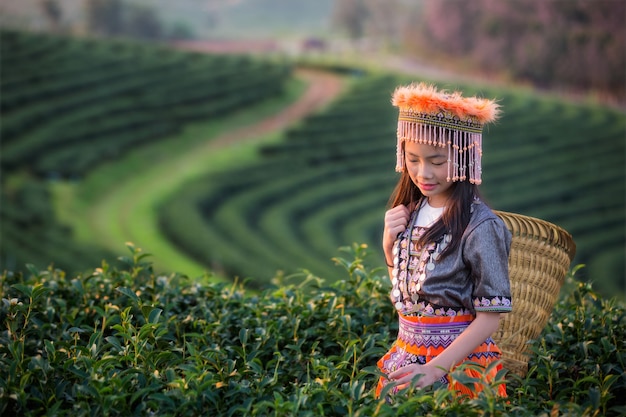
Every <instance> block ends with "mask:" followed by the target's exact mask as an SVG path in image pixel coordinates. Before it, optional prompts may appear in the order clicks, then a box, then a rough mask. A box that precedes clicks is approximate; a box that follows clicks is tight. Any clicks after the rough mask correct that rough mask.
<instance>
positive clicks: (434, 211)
mask: <svg viewBox="0 0 626 417" xmlns="http://www.w3.org/2000/svg"><path fill="white" fill-rule="evenodd" d="M444 209H445V207H432V206H431V205H430V204H428V201H424V203H423V204H422V206H421V207H420V209H419V212H418V213H417V221H416V222H415V225H416V226H418V227H430V226H432V225H433V223H435V222H436V221H437V220H439V218H440V217H441V215H442V214H443V210H444Z"/></svg>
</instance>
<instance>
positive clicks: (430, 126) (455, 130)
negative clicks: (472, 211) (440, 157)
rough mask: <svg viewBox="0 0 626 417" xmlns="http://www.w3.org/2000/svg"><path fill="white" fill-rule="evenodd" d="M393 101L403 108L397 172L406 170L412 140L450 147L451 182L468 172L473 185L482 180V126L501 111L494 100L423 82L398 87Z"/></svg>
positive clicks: (400, 116) (399, 117) (395, 104)
mask: <svg viewBox="0 0 626 417" xmlns="http://www.w3.org/2000/svg"><path fill="white" fill-rule="evenodd" d="M391 102H392V104H393V105H394V106H396V107H398V109H399V116H398V131H397V139H398V143H397V152H396V154H397V155H396V156H397V161H396V171H398V172H402V171H403V170H404V148H403V146H402V142H403V141H407V140H408V141H412V142H417V143H420V144H426V145H433V146H440V147H442V148H447V149H448V178H447V181H448V182H449V181H465V180H466V179H467V176H468V175H469V181H470V182H471V183H472V184H480V183H481V182H482V178H481V172H482V167H481V158H482V129H483V126H484V125H485V124H487V123H490V122H493V121H495V120H496V119H497V118H498V115H499V114H500V106H499V105H498V104H497V103H496V102H495V101H494V100H488V99H482V98H477V97H462V96H461V93H460V92H457V91H455V92H453V93H448V92H446V91H443V90H441V91H439V90H437V88H436V87H435V86H433V85H427V84H424V83H419V84H411V85H408V86H401V87H398V88H396V90H395V91H394V93H393V97H392V100H391Z"/></svg>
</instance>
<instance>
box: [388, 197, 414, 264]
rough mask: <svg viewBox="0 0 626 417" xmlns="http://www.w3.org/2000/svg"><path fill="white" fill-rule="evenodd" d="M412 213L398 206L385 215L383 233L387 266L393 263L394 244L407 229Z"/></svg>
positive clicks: (404, 207)
mask: <svg viewBox="0 0 626 417" xmlns="http://www.w3.org/2000/svg"><path fill="white" fill-rule="evenodd" d="M410 216H411V212H410V211H409V209H408V208H407V207H406V206H404V205H400V206H396V207H394V208H392V209H389V210H387V212H386V213H385V228H384V231H383V251H384V252H385V260H386V262H387V265H391V264H392V263H393V253H392V251H393V244H394V242H395V241H396V239H397V238H398V235H399V234H400V233H402V232H404V230H405V229H406V227H407V225H408V223H409V217H410Z"/></svg>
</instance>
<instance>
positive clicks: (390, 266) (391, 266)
mask: <svg viewBox="0 0 626 417" xmlns="http://www.w3.org/2000/svg"><path fill="white" fill-rule="evenodd" d="M385 265H387V266H388V267H389V268H393V265H389V264H388V263H387V259H386V258H385Z"/></svg>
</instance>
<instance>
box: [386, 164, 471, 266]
mask: <svg viewBox="0 0 626 417" xmlns="http://www.w3.org/2000/svg"><path fill="white" fill-rule="evenodd" d="M424 198H426V197H425V196H424V195H423V194H422V192H421V191H420V189H419V188H418V187H417V186H416V185H415V184H414V183H413V181H412V180H411V177H410V176H409V173H408V171H407V169H406V168H404V171H403V172H402V174H401V175H400V179H399V180H398V183H397V184H396V187H395V189H394V190H393V193H392V194H391V197H390V199H389V204H388V205H389V207H390V208H393V207H396V206H399V205H401V204H403V205H405V206H407V207H408V208H409V210H411V212H412V211H413V210H415V209H416V208H417V207H419V205H421V204H422V201H423V200H424ZM476 198H480V191H479V189H478V186H477V185H476V184H472V183H470V182H469V181H457V182H454V183H453V184H452V187H451V193H450V198H449V199H448V203H447V204H446V208H445V210H444V212H443V215H442V216H441V217H440V218H439V220H437V222H435V224H434V225H432V226H431V227H429V228H428V230H427V231H426V233H424V234H423V235H422V237H421V238H420V240H419V241H418V243H419V244H421V245H425V244H427V243H430V242H437V241H438V240H439V239H441V237H442V236H443V235H444V234H449V235H450V237H451V238H452V240H451V241H450V243H449V244H448V245H447V246H446V248H445V249H444V250H443V251H442V252H441V256H442V257H443V256H446V255H447V254H449V253H452V252H453V251H454V250H456V248H457V247H458V246H459V244H460V242H461V237H462V236H463V232H464V231H465V228H466V227H467V225H468V224H469V221H470V216H471V211H470V210H471V207H472V202H473V201H474V199H476Z"/></svg>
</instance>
